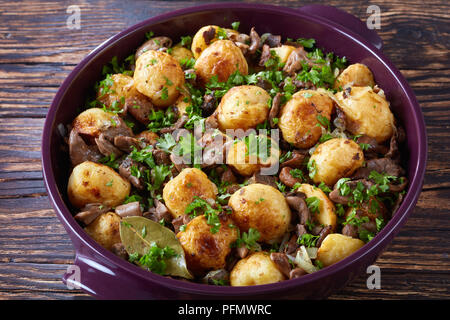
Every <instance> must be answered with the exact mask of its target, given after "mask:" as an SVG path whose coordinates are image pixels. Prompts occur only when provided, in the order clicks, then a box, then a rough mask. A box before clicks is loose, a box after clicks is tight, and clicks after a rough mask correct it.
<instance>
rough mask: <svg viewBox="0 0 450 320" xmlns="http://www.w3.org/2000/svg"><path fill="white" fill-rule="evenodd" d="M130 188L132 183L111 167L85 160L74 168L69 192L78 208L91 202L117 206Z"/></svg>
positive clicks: (72, 201)
mask: <svg viewBox="0 0 450 320" xmlns="http://www.w3.org/2000/svg"><path fill="white" fill-rule="evenodd" d="M130 189H131V186H130V183H129V182H128V181H127V180H125V179H124V178H122V176H120V175H119V174H118V173H117V172H116V171H114V170H113V169H111V168H110V167H108V166H105V165H103V164H99V163H95V162H91V161H85V162H83V163H80V164H79V165H77V166H76V167H75V168H73V171H72V174H71V175H70V177H69V183H68V185H67V194H68V196H69V200H70V203H72V204H73V205H74V206H75V207H77V208H83V207H84V206H85V205H86V204H89V203H101V204H104V205H107V206H111V207H115V206H117V205H119V204H122V202H123V201H124V200H125V197H127V196H128V195H129V193H130Z"/></svg>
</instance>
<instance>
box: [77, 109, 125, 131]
mask: <svg viewBox="0 0 450 320" xmlns="http://www.w3.org/2000/svg"><path fill="white" fill-rule="evenodd" d="M121 121H122V120H121V119H120V117H119V116H118V115H117V114H114V113H112V112H106V111H103V110H102V109H100V108H90V109H87V110H85V111H83V112H82V113H80V114H79V115H78V116H77V117H76V118H75V120H73V122H72V127H73V129H74V130H76V131H77V132H78V133H79V134H81V135H83V136H88V137H91V138H97V137H98V136H99V135H100V133H101V132H102V131H104V130H106V129H107V128H110V127H111V126H112V124H117V123H120V122H121Z"/></svg>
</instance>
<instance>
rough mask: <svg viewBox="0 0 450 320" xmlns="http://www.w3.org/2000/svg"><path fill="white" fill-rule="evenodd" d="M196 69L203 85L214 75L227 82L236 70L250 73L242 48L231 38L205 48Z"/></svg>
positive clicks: (244, 73) (196, 63) (198, 79)
mask: <svg viewBox="0 0 450 320" xmlns="http://www.w3.org/2000/svg"><path fill="white" fill-rule="evenodd" d="M194 69H195V73H196V74H197V81H198V82H199V83H200V84H203V85H204V84H206V83H208V81H209V80H210V79H211V78H212V77H213V76H217V79H218V80H219V81H220V82H225V81H227V80H228V78H229V77H230V75H231V74H233V73H234V72H235V71H236V70H239V72H240V73H241V74H243V75H247V74H248V65H247V60H245V57H244V55H243V54H242V51H241V49H239V48H238V47H237V46H236V45H235V44H234V43H233V42H232V41H230V40H217V41H215V42H213V43H212V44H211V45H210V46H209V47H208V48H206V49H205V50H203V52H202V54H201V55H200V57H198V59H197V61H196V62H195V65H194Z"/></svg>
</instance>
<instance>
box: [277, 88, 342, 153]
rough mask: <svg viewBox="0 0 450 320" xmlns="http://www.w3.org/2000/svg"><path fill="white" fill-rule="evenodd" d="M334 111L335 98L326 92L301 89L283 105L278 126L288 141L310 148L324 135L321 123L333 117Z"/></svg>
mask: <svg viewBox="0 0 450 320" xmlns="http://www.w3.org/2000/svg"><path fill="white" fill-rule="evenodd" d="M332 111H333V100H332V99H331V98H330V97H328V96H327V95H326V94H325V93H321V92H317V91H314V90H300V91H299V92H297V93H295V94H294V95H293V96H292V98H291V99H290V100H289V101H288V102H287V103H286V104H285V105H284V106H283V107H282V109H281V112H280V118H279V122H278V127H279V128H280V130H281V132H282V134H283V138H284V139H285V140H286V141H287V142H289V143H291V144H293V145H294V146H296V147H297V148H302V149H306V148H310V147H312V146H313V145H314V144H316V142H317V141H318V140H319V138H320V136H321V135H322V129H321V128H320V125H323V122H324V121H326V120H328V121H329V120H330V119H331V113H332ZM324 119H326V120H324ZM321 122H322V123H321ZM318 124H319V126H318Z"/></svg>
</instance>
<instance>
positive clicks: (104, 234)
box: [84, 212, 121, 250]
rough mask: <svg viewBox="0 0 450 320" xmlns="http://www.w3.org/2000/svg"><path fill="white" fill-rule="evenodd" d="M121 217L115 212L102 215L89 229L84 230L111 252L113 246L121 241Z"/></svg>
mask: <svg viewBox="0 0 450 320" xmlns="http://www.w3.org/2000/svg"><path fill="white" fill-rule="evenodd" d="M119 228H120V216H119V215H117V214H115V213H114V212H107V213H102V214H101V215H100V216H98V217H97V218H96V219H95V220H94V221H92V222H91V223H90V224H89V225H88V226H87V227H85V228H84V230H85V231H86V233H87V234H88V235H90V236H91V237H92V238H93V239H94V240H95V242H97V243H98V244H100V245H101V246H102V247H104V248H106V249H108V250H111V248H112V246H113V245H114V244H116V243H119V242H121V240H120V232H119Z"/></svg>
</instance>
